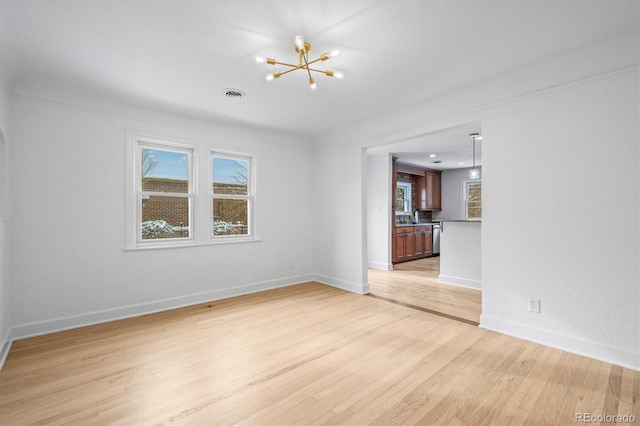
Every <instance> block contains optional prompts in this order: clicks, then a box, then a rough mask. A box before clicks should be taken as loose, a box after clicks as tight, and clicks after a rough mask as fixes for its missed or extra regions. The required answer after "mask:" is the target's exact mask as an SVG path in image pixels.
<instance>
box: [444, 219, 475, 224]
mask: <svg viewBox="0 0 640 426" xmlns="http://www.w3.org/2000/svg"><path fill="white" fill-rule="evenodd" d="M433 221H434V222H438V223H440V222H471V223H476V222H477V223H482V221H481V220H468V219H434V220H433Z"/></svg>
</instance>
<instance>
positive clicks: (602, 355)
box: [479, 314, 640, 371]
mask: <svg viewBox="0 0 640 426" xmlns="http://www.w3.org/2000/svg"><path fill="white" fill-rule="evenodd" d="M479 327H481V328H484V329H487V330H491V331H496V332H498V333H501V334H506V335H508V336H513V337H517V338H519V339H523V340H528V341H530V342H534V343H539V344H541V345H545V346H549V347H552V348H556V349H560V350H563V351H565V352H571V353H574V354H576V355H582V356H585V357H587V358H593V359H596V360H598V361H603V362H607V363H610V364H614V365H619V366H621V367H624V368H630V369H632V370H636V371H640V351H638V350H635V351H634V350H630V349H627V348H623V347H619V346H613V345H609V344H606V343H602V342H597V341H592V340H588V339H583V338H580V337H574V336H569V335H566V334H561V333H556V332H554V331H549V330H545V329H541V328H538V327H533V326H531V325H528V324H522V323H517V322H513V321H509V320H504V319H500V318H496V317H492V316H489V315H485V314H482V315H480V326H479Z"/></svg>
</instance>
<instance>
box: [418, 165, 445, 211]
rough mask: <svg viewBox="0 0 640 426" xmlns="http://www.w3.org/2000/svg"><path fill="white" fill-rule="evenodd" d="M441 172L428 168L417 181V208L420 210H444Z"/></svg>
mask: <svg viewBox="0 0 640 426" xmlns="http://www.w3.org/2000/svg"><path fill="white" fill-rule="evenodd" d="M441 186H442V180H441V172H440V171H437V170H427V171H426V173H425V175H424V176H418V178H417V181H416V196H417V208H418V209H419V210H442V193H441Z"/></svg>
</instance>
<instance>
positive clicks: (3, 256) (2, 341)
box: [0, 6, 11, 368]
mask: <svg viewBox="0 0 640 426" xmlns="http://www.w3.org/2000/svg"><path fill="white" fill-rule="evenodd" d="M0 10H1V6H0ZM1 21H2V19H0V22H1ZM2 56H3V55H2V52H1V51H0V58H1V57H2ZM3 65H4V63H3V61H2V60H1V59H0V368H1V367H2V365H3V364H4V359H5V358H6V356H7V354H8V352H9V347H10V339H11V336H10V330H11V320H10V309H11V299H10V297H11V295H10V288H9V274H8V265H9V263H8V259H7V257H8V253H9V250H8V246H7V244H8V242H7V233H8V228H9V225H8V224H9V218H8V217H7V204H8V196H7V194H8V179H9V173H8V170H7V169H8V166H9V162H8V161H7V153H8V151H9V108H8V105H9V104H8V95H7V87H8V84H7V78H6V76H5V72H6V71H5V68H4V66H3Z"/></svg>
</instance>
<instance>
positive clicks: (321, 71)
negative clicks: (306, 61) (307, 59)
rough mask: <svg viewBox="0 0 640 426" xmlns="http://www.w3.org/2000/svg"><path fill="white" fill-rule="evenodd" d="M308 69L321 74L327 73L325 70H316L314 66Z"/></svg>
mask: <svg viewBox="0 0 640 426" xmlns="http://www.w3.org/2000/svg"><path fill="white" fill-rule="evenodd" d="M309 71H314V72H319V73H321V74H326V73H327V70H317V69H315V68H309Z"/></svg>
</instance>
